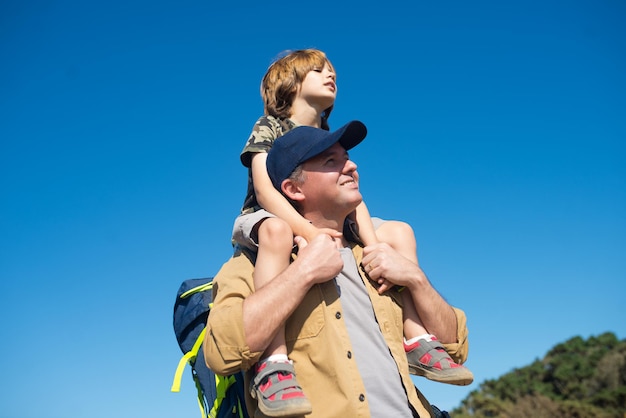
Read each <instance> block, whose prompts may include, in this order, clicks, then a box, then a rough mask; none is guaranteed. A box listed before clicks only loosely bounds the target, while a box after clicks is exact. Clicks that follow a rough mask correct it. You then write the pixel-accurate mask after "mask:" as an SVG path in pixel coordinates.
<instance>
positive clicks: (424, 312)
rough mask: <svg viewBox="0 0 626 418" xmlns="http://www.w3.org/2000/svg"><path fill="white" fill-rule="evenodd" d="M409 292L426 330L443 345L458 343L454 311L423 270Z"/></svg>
mask: <svg viewBox="0 0 626 418" xmlns="http://www.w3.org/2000/svg"><path fill="white" fill-rule="evenodd" d="M409 291H410V292H411V296H412V297H413V303H414V304H415V308H416V310H417V313H418V314H419V316H420V319H421V320H422V323H423V324H424V327H425V328H426V330H427V331H428V332H429V333H431V334H434V335H436V336H437V338H438V339H439V340H440V341H441V342H443V343H454V342H456V339H457V337H456V335H457V319H456V315H455V314H454V310H453V309H452V307H451V306H450V305H449V304H448V302H446V301H445V300H444V299H443V297H442V296H441V295H440V294H439V293H438V292H437V290H435V288H434V287H433V286H432V285H431V283H430V281H429V280H428V278H427V277H426V275H425V274H424V273H423V272H422V271H421V269H420V272H419V280H418V281H417V285H416V286H412V287H411V288H410V289H409Z"/></svg>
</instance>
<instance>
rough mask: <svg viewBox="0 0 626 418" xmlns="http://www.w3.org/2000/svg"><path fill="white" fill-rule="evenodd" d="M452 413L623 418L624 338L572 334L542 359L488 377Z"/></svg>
mask: <svg viewBox="0 0 626 418" xmlns="http://www.w3.org/2000/svg"><path fill="white" fill-rule="evenodd" d="M451 415H452V416H453V417H454V418H470V417H474V418H487V417H502V418H543V417H545V418H548V417H549V418H626V340H621V341H620V340H618V339H617V337H616V336H615V334H613V333H610V332H607V333H604V334H602V335H600V336H598V337H590V338H589V339H588V340H586V341H585V340H584V339H583V338H581V337H574V338H571V339H570V340H568V341H566V342H565V343H562V344H558V345H557V346H555V347H554V348H552V349H551V350H550V351H549V352H548V354H546V356H545V357H544V358H543V360H535V361H534V362H533V363H532V364H530V365H529V366H526V367H523V368H520V369H514V370H513V371H511V372H509V373H507V374H505V375H503V376H501V377H500V378H499V379H497V380H486V381H485V382H483V383H482V384H481V385H480V387H479V389H477V390H475V391H473V392H472V393H470V394H469V395H468V397H467V398H465V399H464V400H463V402H462V403H461V406H460V407H458V408H456V409H455V410H453V411H452V412H451Z"/></svg>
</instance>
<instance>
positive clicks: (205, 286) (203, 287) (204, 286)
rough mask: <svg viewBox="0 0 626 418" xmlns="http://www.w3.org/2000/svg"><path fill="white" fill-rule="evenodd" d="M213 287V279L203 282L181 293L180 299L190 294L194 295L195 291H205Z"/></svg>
mask: <svg viewBox="0 0 626 418" xmlns="http://www.w3.org/2000/svg"><path fill="white" fill-rule="evenodd" d="M211 289H213V281H210V282H209V283H205V284H201V285H200V286H196V287H194V288H191V289H189V290H188V291H186V292H185V293H183V294H182V295H180V296H179V297H180V299H185V298H186V297H188V296H191V295H193V294H194V293H198V292H204V291H205V290H211Z"/></svg>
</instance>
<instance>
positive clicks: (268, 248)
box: [251, 218, 312, 417]
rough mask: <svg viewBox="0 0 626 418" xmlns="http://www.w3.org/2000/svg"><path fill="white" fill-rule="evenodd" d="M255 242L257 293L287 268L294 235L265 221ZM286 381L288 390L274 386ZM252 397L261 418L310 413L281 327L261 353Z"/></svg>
mask: <svg viewBox="0 0 626 418" xmlns="http://www.w3.org/2000/svg"><path fill="white" fill-rule="evenodd" d="M257 239H258V243H259V249H258V252H257V259H256V263H255V268H254V274H253V279H254V286H255V289H260V288H262V287H263V286H265V285H266V284H267V283H269V282H270V281H271V280H272V279H274V278H275V277H276V276H277V275H278V274H280V273H281V272H282V271H283V270H285V269H286V268H287V267H288V266H289V262H290V260H291V250H292V248H293V232H292V231H291V228H290V227H289V225H288V224H287V223H286V222H285V221H283V220H281V219H279V218H267V219H265V220H264V221H263V222H262V223H261V224H260V226H258V229H257ZM286 380H290V383H289V385H288V386H286V387H282V386H275V385H284V383H285V381H286ZM276 388H280V389H276ZM251 395H252V397H253V398H255V399H256V400H257V402H258V406H259V410H260V411H261V412H262V413H263V415H264V416H268V417H291V416H302V415H306V414H309V413H311V411H312V407H311V402H310V401H309V400H308V399H307V398H306V396H305V394H304V393H303V392H302V388H301V387H300V385H299V384H298V382H297V380H296V376H295V370H294V367H293V364H292V362H291V361H290V360H289V358H288V357H287V346H286V343H285V327H284V325H283V326H282V327H281V328H280V329H279V330H278V332H277V333H276V335H275V336H274V338H272V341H271V342H270V344H269V345H268V346H267V348H266V349H265V351H264V352H263V356H262V361H260V362H259V363H258V364H257V365H256V366H255V376H254V380H253V385H252V386H251Z"/></svg>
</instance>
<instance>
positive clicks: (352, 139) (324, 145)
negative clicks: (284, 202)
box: [266, 120, 367, 191]
mask: <svg viewBox="0 0 626 418" xmlns="http://www.w3.org/2000/svg"><path fill="white" fill-rule="evenodd" d="M366 135H367V128H366V127H365V125H364V124H363V123H362V122H359V121H358V120H353V121H352V122H349V123H347V124H345V125H344V126H342V127H341V128H339V129H337V130H336V131H334V132H330V131H326V130H324V129H319V128H313V127H311V126H298V127H296V128H293V129H292V130H291V131H289V132H287V133H286V134H285V135H283V136H281V137H280V138H278V139H276V141H274V145H273V146H272V148H271V149H270V151H269V152H268V154H267V161H266V165H267V173H268V174H269V176H270V179H271V180H272V184H273V185H274V187H275V188H276V189H278V190H279V191H280V190H281V185H282V183H283V181H284V180H285V179H288V178H289V176H290V175H291V173H293V171H294V170H295V169H296V167H298V166H299V165H300V164H302V163H303V162H305V161H307V160H309V159H311V158H313V157H315V156H317V155H319V154H321V153H322V152H324V151H326V150H327V149H328V148H330V147H332V146H333V145H334V144H335V143H337V142H339V143H340V144H341V146H342V147H343V148H344V149H345V150H346V151H347V150H349V149H351V148H354V147H355V146H357V145H358V144H359V143H360V142H361V141H363V139H364V138H365V136H366Z"/></svg>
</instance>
